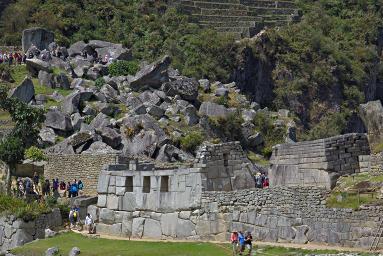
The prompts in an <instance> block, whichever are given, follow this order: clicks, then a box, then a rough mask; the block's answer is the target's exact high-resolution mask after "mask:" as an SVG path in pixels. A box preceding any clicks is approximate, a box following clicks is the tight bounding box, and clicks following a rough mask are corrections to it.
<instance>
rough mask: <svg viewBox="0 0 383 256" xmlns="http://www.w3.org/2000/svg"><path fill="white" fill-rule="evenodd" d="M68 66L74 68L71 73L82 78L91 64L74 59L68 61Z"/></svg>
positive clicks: (81, 59) (78, 58)
mask: <svg viewBox="0 0 383 256" xmlns="http://www.w3.org/2000/svg"><path fill="white" fill-rule="evenodd" d="M70 64H71V65H72V66H73V67H74V68H73V72H74V74H75V75H76V76H77V77H83V76H84V75H85V74H86V73H87V72H88V69H89V68H90V67H91V66H92V64H91V63H90V62H89V61H88V60H85V59H83V58H80V57H76V58H75V59H72V60H71V61H70Z"/></svg>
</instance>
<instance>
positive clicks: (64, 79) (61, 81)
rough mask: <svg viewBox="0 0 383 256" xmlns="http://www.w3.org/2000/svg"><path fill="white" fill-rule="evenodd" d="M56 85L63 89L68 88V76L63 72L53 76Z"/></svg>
mask: <svg viewBox="0 0 383 256" xmlns="http://www.w3.org/2000/svg"><path fill="white" fill-rule="evenodd" d="M55 83H56V86H57V87H59V88H63V89H65V90H68V89H70V86H71V85H70V82H69V79H68V76H67V75H66V74H65V73H60V74H58V75H57V76H56V78H55Z"/></svg>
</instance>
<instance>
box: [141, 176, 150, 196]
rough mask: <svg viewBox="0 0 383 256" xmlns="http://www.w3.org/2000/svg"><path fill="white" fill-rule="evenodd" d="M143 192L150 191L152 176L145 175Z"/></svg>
mask: <svg viewBox="0 0 383 256" xmlns="http://www.w3.org/2000/svg"><path fill="white" fill-rule="evenodd" d="M142 192H143V193H150V176H144V183H143V186H142Z"/></svg>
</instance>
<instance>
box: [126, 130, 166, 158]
mask: <svg viewBox="0 0 383 256" xmlns="http://www.w3.org/2000/svg"><path fill="white" fill-rule="evenodd" d="M158 142H159V140H158V136H157V135H156V133H155V131H153V130H141V131H140V132H139V133H138V134H136V135H135V136H134V137H133V138H127V139H124V140H123V141H122V143H123V145H124V148H123V155H125V156H139V155H146V156H149V157H152V156H153V155H154V153H155V151H156V149H157V144H158Z"/></svg>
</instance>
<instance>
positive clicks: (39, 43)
mask: <svg viewBox="0 0 383 256" xmlns="http://www.w3.org/2000/svg"><path fill="white" fill-rule="evenodd" d="M54 38H55V35H54V33H53V32H51V31H48V30H46V29H43V28H30V29H25V30H24V31H23V38H22V47H23V51H24V52H26V51H27V50H28V49H29V48H30V47H31V46H32V45H33V46H36V47H37V48H38V49H39V50H44V49H48V47H49V44H50V43H52V42H53V41H54Z"/></svg>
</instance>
